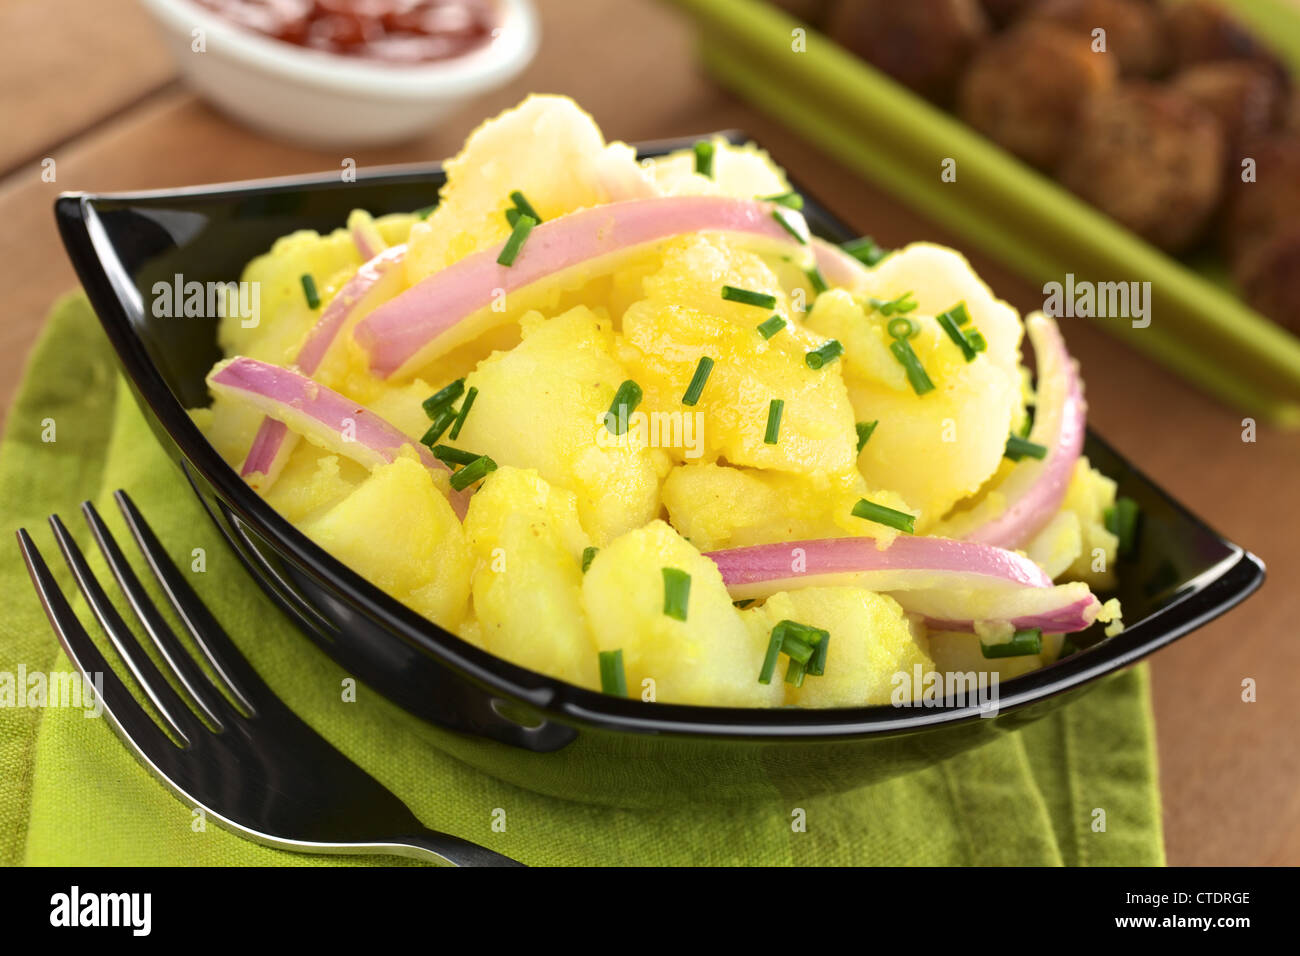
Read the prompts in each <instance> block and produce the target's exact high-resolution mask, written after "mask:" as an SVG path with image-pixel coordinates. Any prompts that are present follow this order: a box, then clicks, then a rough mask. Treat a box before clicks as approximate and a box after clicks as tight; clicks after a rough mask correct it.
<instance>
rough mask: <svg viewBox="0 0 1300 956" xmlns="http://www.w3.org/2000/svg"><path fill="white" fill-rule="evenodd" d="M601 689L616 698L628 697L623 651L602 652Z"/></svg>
mask: <svg viewBox="0 0 1300 956" xmlns="http://www.w3.org/2000/svg"><path fill="white" fill-rule="evenodd" d="M600 689H601V690H602V691H604V692H605V693H606V694H613V695H614V696H616V697H626V696H627V673H626V671H624V670H623V649H622V648H619V649H618V650H616V651H601V652H600Z"/></svg>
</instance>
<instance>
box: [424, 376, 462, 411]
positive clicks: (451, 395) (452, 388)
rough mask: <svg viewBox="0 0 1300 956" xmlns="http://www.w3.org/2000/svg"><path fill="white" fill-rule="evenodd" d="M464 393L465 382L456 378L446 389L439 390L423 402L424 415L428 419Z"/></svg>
mask: <svg viewBox="0 0 1300 956" xmlns="http://www.w3.org/2000/svg"><path fill="white" fill-rule="evenodd" d="M464 393H465V380H464V379H463V378H458V379H456V381H454V382H452V383H451V384H450V385H448V386H447V387H446V388H440V389H438V391H436V392H434V393H433V394H432V395H430V396H429V397H428V398H426V399H425V400H424V402H423V408H424V414H426V415H428V416H429V417H430V418H433V416H434V415H435V414H436V413H437V412H438V411H439V410H440V409H443V408H445V407H446V406H448V405H450V404H451V403H452V402H454V401H455V400H456V399H458V398H460V397H461V395H463V394H464Z"/></svg>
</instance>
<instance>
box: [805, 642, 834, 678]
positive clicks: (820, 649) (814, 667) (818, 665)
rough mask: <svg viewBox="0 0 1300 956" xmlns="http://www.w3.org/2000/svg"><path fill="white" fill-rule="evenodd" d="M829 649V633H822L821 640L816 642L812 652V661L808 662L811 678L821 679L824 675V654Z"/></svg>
mask: <svg viewBox="0 0 1300 956" xmlns="http://www.w3.org/2000/svg"><path fill="white" fill-rule="evenodd" d="M830 647H831V634H830V631H822V639H821V640H820V641H818V642H817V645H816V650H814V651H813V656H812V660H810V661H809V662H808V673H809V674H811V675H812V676H813V677H821V676H822V675H823V674H825V673H826V654H827V652H829V651H830Z"/></svg>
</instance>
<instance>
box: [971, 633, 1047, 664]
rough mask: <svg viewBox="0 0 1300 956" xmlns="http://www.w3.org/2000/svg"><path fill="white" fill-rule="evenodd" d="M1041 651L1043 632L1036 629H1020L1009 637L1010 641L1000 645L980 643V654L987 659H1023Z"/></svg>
mask: <svg viewBox="0 0 1300 956" xmlns="http://www.w3.org/2000/svg"><path fill="white" fill-rule="evenodd" d="M1042 650H1043V632H1042V630H1040V629H1039V628H1036V627H1026V628H1021V629H1020V630H1018V631H1016V633H1015V634H1013V635H1011V640H1009V641H1004V642H1002V643H1001V644H985V643H984V642H983V641H980V653H981V654H983V655H984V656H985V657H986V658H989V657H1025V656H1027V655H1029V654H1039V653H1041V652H1042Z"/></svg>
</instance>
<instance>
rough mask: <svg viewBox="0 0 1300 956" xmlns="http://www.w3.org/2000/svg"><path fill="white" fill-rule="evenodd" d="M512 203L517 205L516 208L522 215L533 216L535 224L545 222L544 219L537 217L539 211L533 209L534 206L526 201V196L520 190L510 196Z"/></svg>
mask: <svg viewBox="0 0 1300 956" xmlns="http://www.w3.org/2000/svg"><path fill="white" fill-rule="evenodd" d="M510 201H511V202H512V203H514V204H515V208H516V209H518V210H519V212H520V213H521V214H522V215H525V216H531V217H532V218H533V220H534V221H535V222H538V223H540V222H543V219H542V217H541V216H539V215H537V210H536V209H534V208H533V204H532V203H530V202H529V201H528V200H527V199H525V198H524V194H523V193H521V192H520V191H519V190H518V189H516V190H515V191H514V192H512V193H511V194H510ZM511 225H514V223H511Z"/></svg>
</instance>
